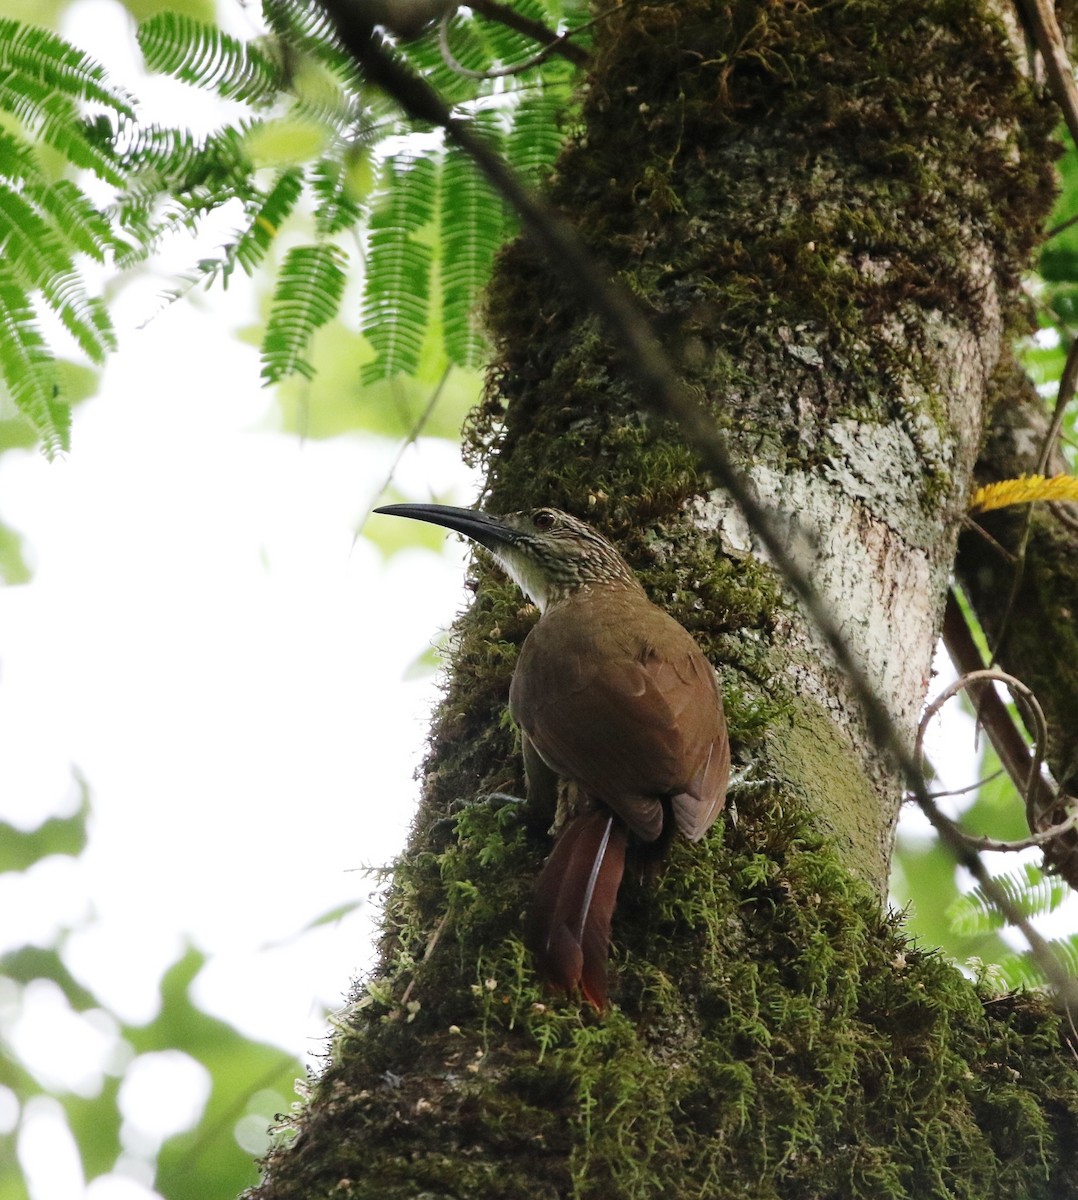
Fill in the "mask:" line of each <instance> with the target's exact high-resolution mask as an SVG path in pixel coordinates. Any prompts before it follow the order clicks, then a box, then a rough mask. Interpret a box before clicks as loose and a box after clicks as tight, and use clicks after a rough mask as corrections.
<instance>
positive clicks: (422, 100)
mask: <svg viewBox="0 0 1078 1200" xmlns="http://www.w3.org/2000/svg"><path fill="white" fill-rule="evenodd" d="M322 4H323V7H324V8H325V10H326V12H327V13H328V14H329V15H330V17H331V19H332V20H333V22H334V24H335V26H336V29H337V33H338V36H339V37H340V39H341V42H342V43H343V45H344V46H345V47H346V49H347V50H348V52H349V53H350V54H351V55H352V56H353V58H355V60H356V62H357V63H358V64H360V65H361V66H362V67H363V68H364V70H365V72H366V74H367V76H368V78H369V79H370V80H371V82H372V83H374V84H376V85H378V86H379V87H382V88H384V89H385V90H386V91H387V92H389V93H390V95H392V96H393V97H394V99H396V100H397V102H398V103H399V104H400V105H401V107H402V108H403V109H404V110H405V111H406V112H407V113H409V114H410V115H411V116H413V117H415V118H417V119H419V120H422V121H427V122H430V123H431V124H433V125H436V126H438V127H440V128H441V129H443V130H444V131H445V134H446V137H447V138H448V139H449V140H450V141H452V142H454V143H455V144H456V145H457V146H459V147H460V148H461V149H462V150H464V151H465V153H467V154H468V155H469V156H470V157H471V158H472V160H473V161H474V162H475V164H476V166H477V167H478V168H479V169H480V171H482V173H483V174H484V175H485V176H486V177H487V180H488V181H489V182H490V184H491V185H492V186H493V187H494V188H495V189H496V190H497V191H498V192H499V193H500V194H501V195H502V197H503V198H504V199H505V200H506V201H507V202H508V203H509V204H511V205H512V206H513V208H515V209H516V211H517V213H518V214H519V215H520V218H521V220H522V223H523V225H524V227H525V229H526V230H527V231H528V233H529V234H530V235H531V237H532V238H533V240H534V241H535V242H536V243H537V245H538V246H539V247H540V248H541V249H543V250H544V251H545V252H546V254H547V255H548V256H549V259H550V262H551V264H552V266H553V267H554V268H555V269H557V270H559V271H560V272H561V273H562V275H563V276H565V277H566V278H567V279H569V280H570V281H571V282H572V284H573V285H574V287H575V288H576V289H577V291H578V292H579V293H580V294H581V295H583V296H584V297H585V299H586V300H587V301H588V302H589V304H590V305H591V307H592V309H593V310H594V311H595V313H596V314H597V315H598V316H599V317H600V318H601V319H602V320H603V322H604V323H605V325H606V327H607V330H608V331H609V333H610V335H611V336H612V337H613V339H614V340H615V342H616V343H617V344H618V346H619V347H620V349H621V351H622V353H623V354H624V356H625V360H626V363H627V366H628V368H629V370H630V371H631V372H632V376H633V378H634V381H635V383H636V385H637V387H638V389H639V391H640V394H641V395H642V396H643V397H645V398H646V399H647V401H648V402H649V403H651V404H652V405H653V406H654V407H655V408H656V409H658V410H659V411H661V412H663V413H665V414H666V415H668V416H670V417H672V418H673V419H674V420H676V421H677V423H678V425H679V426H680V428H681V431H682V434H683V435H684V437H685V439H686V441H687V443H688V444H689V445H690V446H691V447H692V448H693V449H694V450H695V452H696V454H697V456H698V457H699V459H700V461H701V463H702V465H703V466H704V467H706V469H708V470H709V471H710V472H711V474H712V475H713V476H714V477H715V479H716V480H717V481H718V483H719V484H721V485H722V486H723V487H724V488H725V489H726V491H727V492H728V493H729V495H730V497H731V499H732V500H733V501H734V503H735V504H736V505H737V506H738V507H739V508H740V510H741V512H742V514H743V516H744V517H745V520H746V522H747V523H748V525H749V527H750V528H751V529H752V530H753V532H754V533H755V534H756V536H757V537H758V538H759V539H760V541H761V543H762V544H763V545H764V547H765V548H766V549H767V552H768V554H769V555H770V556H771V560H772V562H773V563H774V564H775V567H776V569H777V570H779V571H781V573H782V574H783V576H784V578H785V579H786V582H787V584H788V585H789V587H790V589H791V590H792V591H793V592H794V594H795V595H796V596H797V597H798V599H799V600H800V601H801V603H802V604H803V605H804V607H805V609H806V611H807V613H808V615H809V617H810V619H811V620H812V621H813V623H814V624H815V626H816V628H817V630H818V631H819V633H820V634H821V636H822V637H823V639H824V640H825V642H826V643H827V645H828V647H829V648H830V650H831V653H832V655H833V656H834V658H835V661H836V662H837V664H838V666H839V667H840V668H841V669H842V670H843V671H844V672H845V673H846V675H847V677H848V679H849V681H850V685H851V687H852V689H853V691H854V694H855V695H856V696H857V698H858V700H859V701H860V703H861V706H862V709H863V711H864V714H865V719H866V722H867V724H868V727H869V730H870V732H871V734H872V736H873V738H874V739H875V741H876V744H877V745H878V746H879V747H880V748H881V749H882V750H883V751H884V752H885V753H886V754H887V755H888V756H889V757H890V758H891V760H892V762H894V764H895V765H896V766H897V768H898V769H899V771H900V772H901V774H902V776H903V777H904V779H905V781H906V784H907V786H908V788H909V790H910V791H911V792H912V793H913V795H914V796H915V798H916V800H917V802H918V804H919V805H920V806H921V808H922V810H923V811H924V813H925V815H926V816H927V817H928V819H929V821H930V822H931V824H932V825H933V827H934V828H935V829H936V830H937V832H938V833H939V835H940V838H941V840H942V841H943V842H944V843H945V844H946V845H947V847H948V848H949V850H950V851H951V853H952V854H953V855H954V857H955V859H956V860H957V861H958V862H959V863H960V864H961V865H962V866H964V867H966V869H967V870H968V871H969V872H970V874H971V875H972V876H973V877H974V879H975V880H976V881H977V882H978V883H979V884H980V885H981V888H982V889H983V891H984V894H985V895H986V896H987V897H988V899H989V900H990V901H991V903H992V904H994V905H995V906H996V908H998V909H999V911H1000V912H1001V913H1003V915H1004V917H1005V918H1006V919H1007V920H1008V921H1009V922H1010V923H1011V924H1012V925H1014V926H1015V927H1016V928H1018V929H1020V930H1021V931H1022V933H1023V934H1024V936H1025V938H1026V940H1027V942H1028V943H1029V946H1030V949H1031V951H1032V953H1033V954H1034V956H1035V958H1036V960H1037V963H1038V965H1039V967H1040V969H1041V970H1042V972H1043V973H1044V975H1045V977H1046V978H1047V979H1048V980H1049V982H1050V983H1051V984H1052V986H1053V987H1055V988H1056V989H1057V990H1058V992H1059V993H1060V995H1061V997H1062V998H1063V1000H1064V1002H1065V1003H1066V1004H1067V1005H1068V1006H1073V1007H1074V1008H1076V1009H1078V981H1076V980H1074V979H1072V978H1071V976H1070V975H1069V974H1068V973H1067V971H1066V970H1065V968H1064V967H1063V965H1062V964H1061V963H1060V961H1059V959H1058V958H1057V957H1056V955H1055V954H1054V952H1053V951H1052V948H1051V947H1050V946H1049V944H1048V942H1047V941H1046V940H1045V939H1044V938H1043V937H1042V936H1041V935H1040V934H1039V933H1038V932H1037V930H1036V929H1034V928H1033V926H1032V925H1031V924H1030V922H1029V920H1028V918H1027V917H1026V916H1025V915H1024V914H1023V913H1022V912H1021V911H1020V910H1019V909H1018V907H1017V906H1016V905H1015V904H1014V902H1013V901H1012V900H1011V899H1010V897H1009V896H1008V895H1007V894H1006V892H1005V891H1004V890H1003V889H1002V888H1001V887H1000V885H999V884H998V883H997V882H996V881H995V880H994V879H993V878H992V877H991V875H989V873H988V869H987V867H986V866H985V864H984V861H983V860H982V859H981V858H980V856H979V855H978V854H977V853H976V851H974V850H971V849H970V847H969V846H968V845H967V844H966V841H965V839H964V837H963V835H962V833H961V832H960V831H959V830H958V829H956V828H955V826H954V823H953V822H952V821H950V820H949V819H948V818H947V817H945V816H944V815H943V813H942V812H940V810H939V808H938V807H937V806H936V804H935V802H934V801H933V800H932V799H931V798H930V797H929V795H928V792H927V789H926V787H925V781H924V778H923V776H922V774H921V769H920V766H919V764H918V762H917V761H916V759H915V757H914V755H913V754H912V752H911V750H910V748H909V747H908V746H907V745H906V744H905V742H904V740H903V738H902V735H901V734H900V733H899V731H898V728H897V726H896V725H895V723H894V721H893V719H892V717H891V715H890V713H889V712H888V709H887V706H886V705H885V704H884V702H883V700H882V699H881V698H880V697H879V696H878V695H877V693H876V691H875V689H874V688H873V687H872V685H871V683H870V682H869V681H868V678H867V677H866V675H865V673H864V670H863V669H862V667H861V665H860V663H858V662H857V661H856V659H855V658H854V657H853V654H852V652H851V650H850V648H849V646H848V645H847V643H846V640H845V638H844V637H843V635H842V632H841V630H840V628H839V626H838V623H837V621H836V620H835V618H834V617H833V615H832V614H831V613H830V611H829V610H828V609H827V607H826V605H825V604H824V603H823V601H822V600H821V598H820V596H819V595H818V594H817V592H816V590H815V588H814V587H813V586H812V584H811V582H810V580H809V578H808V575H807V574H806V572H805V571H804V570H803V569H802V567H801V566H800V565H799V564H797V563H796V562H795V561H794V560H793V558H792V557H791V555H790V554H789V552H788V551H787V549H786V546H785V543H784V541H783V539H782V537H781V535H780V533H779V529H778V526H777V523H776V522H775V520H774V519H773V518H772V516H771V514H770V513H769V512H768V511H767V510H766V509H765V508H764V507H763V505H762V504H760V503H759V501H757V499H756V497H755V495H754V494H753V492H752V490H751V489H750V487H749V484H748V481H747V480H746V479H745V477H744V476H743V475H742V474H741V473H740V472H739V471H737V470H736V469H735V468H734V466H733V464H732V462H731V459H730V455H729V453H728V451H727V448H726V443H725V440H724V438H723V436H722V435H721V434H720V432H719V431H718V429H717V428H716V426H715V423H714V422H713V421H712V419H711V417H710V415H709V414H708V413H707V412H706V411H705V410H704V409H703V408H702V407H701V406H700V405H699V404H698V403H697V402H696V401H695V400H694V399H693V397H692V396H691V394H690V393H689V392H688V391H687V389H686V388H685V387H684V386H683V385H682V383H681V381H680V380H679V379H678V377H677V375H676V373H675V372H674V369H673V367H672V365H671V363H670V361H669V359H668V358H667V356H666V353H665V352H664V350H663V348H662V346H661V345H660V343H659V342H658V340H657V339H656V337H655V335H654V334H653V332H652V330H651V327H650V325H649V323H648V321H647V320H646V319H645V318H644V316H643V315H642V313H641V312H640V310H639V308H638V307H637V305H636V303H635V302H634V301H633V300H632V298H631V297H630V295H629V294H628V292H627V291H626V290H625V289H624V288H623V287H621V286H619V285H618V284H616V283H614V282H613V281H612V280H611V279H610V278H609V276H608V275H607V273H606V272H605V271H604V270H603V269H602V268H601V267H600V266H599V265H598V264H597V263H596V262H595V260H594V259H593V258H592V257H591V256H590V254H589V253H588V251H587V250H586V249H585V247H584V245H583V244H582V242H581V240H580V238H579V237H578V236H577V234H576V231H575V230H574V229H573V228H572V227H571V226H570V225H569V224H568V223H567V222H566V221H565V220H564V219H563V218H562V217H561V216H560V215H559V214H557V213H556V212H554V210H553V209H551V208H550V207H549V206H548V205H546V204H544V203H543V202H542V201H541V200H539V199H538V197H537V196H535V195H534V194H533V193H531V192H530V191H529V190H528V189H526V188H525V187H524V186H523V185H522V184H521V182H520V180H518V179H517V177H516V175H515V174H514V173H513V172H512V171H511V170H510V169H509V167H508V166H507V165H506V164H505V162H504V161H503V160H502V159H501V157H500V156H499V155H498V154H497V153H495V152H494V151H493V150H492V149H491V148H490V146H489V145H487V143H486V142H484V141H483V140H482V139H481V138H479V137H477V136H476V135H475V134H474V133H473V131H472V130H471V128H470V127H469V126H468V125H467V123H465V122H463V121H461V120H459V119H457V118H455V117H454V116H453V115H452V113H451V112H450V110H449V108H448V107H447V106H446V104H445V103H444V101H443V100H442V99H441V97H440V96H439V95H438V94H437V93H436V92H435V91H434V90H433V89H432V88H431V87H430V86H429V85H428V84H427V83H426V82H425V81H424V80H422V79H420V78H418V77H417V76H416V75H414V74H413V73H412V72H411V71H409V70H408V69H407V68H406V67H405V66H403V65H402V64H401V63H400V62H398V61H396V60H394V59H393V58H392V57H391V56H390V55H388V54H387V53H386V52H385V50H384V49H383V47H382V44H381V42H380V40H379V39H378V37H377V36H376V34H375V31H374V29H373V27H372V26H371V24H370V23H369V21H367V20H365V19H364V17H363V16H362V14H361V13H358V12H356V11H355V9H354V8H353V6H351V5H349V4H348V3H347V2H346V0H322Z"/></svg>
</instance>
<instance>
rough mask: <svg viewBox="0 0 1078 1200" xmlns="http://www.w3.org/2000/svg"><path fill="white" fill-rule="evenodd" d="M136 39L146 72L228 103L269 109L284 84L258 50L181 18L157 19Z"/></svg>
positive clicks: (178, 15)
mask: <svg viewBox="0 0 1078 1200" xmlns="http://www.w3.org/2000/svg"><path fill="white" fill-rule="evenodd" d="M135 36H136V37H137V39H138V44H139V47H140V48H141V50H142V54H143V57H144V58H145V60H146V66H147V67H148V68H149V69H150V70H152V71H160V72H162V74H165V75H172V76H173V77H175V78H176V79H179V80H182V81H183V82H184V83H190V84H193V85H194V86H196V87H199V88H203V89H209V90H212V91H215V92H216V93H217V94H218V95H219V96H223V97H225V98H226V99H229V100H243V101H245V102H246V103H248V104H253V105H258V104H269V103H270V102H272V101H273V100H274V99H275V98H276V96H277V93H278V92H279V91H280V90H281V87H282V86H283V84H284V76H283V74H282V72H281V70H280V67H279V66H278V65H277V63H276V62H274V60H273V59H272V58H270V57H269V55H267V54H265V53H264V52H263V51H262V50H260V49H259V48H258V46H256V45H252V44H251V43H247V42H241V41H240V40H239V39H238V38H234V37H232V36H231V35H230V34H227V33H224V32H223V31H222V30H220V29H218V28H217V27H216V26H215V25H207V24H205V23H204V22H202V21H196V20H195V19H194V18H193V17H188V16H186V15H185V14H183V13H176V12H161V13H157V14H156V15H154V16H152V17H150V18H149V19H148V20H146V21H143V22H142V23H141V24H140V25H139V27H138V30H137V31H136V35H135Z"/></svg>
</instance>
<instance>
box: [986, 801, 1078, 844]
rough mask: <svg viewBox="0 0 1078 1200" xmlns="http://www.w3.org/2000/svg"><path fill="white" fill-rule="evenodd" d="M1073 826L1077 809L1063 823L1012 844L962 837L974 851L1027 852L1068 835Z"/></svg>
mask: <svg viewBox="0 0 1078 1200" xmlns="http://www.w3.org/2000/svg"><path fill="white" fill-rule="evenodd" d="M1075 825H1078V808H1072V809H1071V811H1070V816H1069V817H1067V819H1066V820H1065V821H1060V823H1059V824H1058V825H1049V826H1048V828H1047V829H1042V830H1041V831H1040V832H1039V833H1031V834H1030V835H1029V837H1027V838H1018V839H1017V840H1016V841H1013V842H1005V841H1001V840H999V839H998V838H990V837H974V836H973V835H972V834H970V833H967V834H965V835H964V837H965V839H966V841H967V842H969V844H970V845H971V846H972V847H973V848H974V849H975V850H998V851H1004V852H1010V851H1014V850H1029V849H1031V848H1032V847H1033V846H1044V845H1046V844H1047V843H1048V842H1050V841H1052V840H1053V839H1054V838H1057V837H1062V836H1063V834H1065V833H1069V832H1070V831H1071V830H1072V829H1073V828H1074V827H1075Z"/></svg>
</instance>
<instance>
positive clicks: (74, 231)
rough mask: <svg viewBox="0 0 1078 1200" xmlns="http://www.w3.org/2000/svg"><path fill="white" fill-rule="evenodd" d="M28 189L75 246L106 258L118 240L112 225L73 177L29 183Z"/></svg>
mask: <svg viewBox="0 0 1078 1200" xmlns="http://www.w3.org/2000/svg"><path fill="white" fill-rule="evenodd" d="M25 191H26V195H27V197H28V198H29V199H30V200H32V201H33V202H34V204H36V205H37V207H38V209H39V210H40V211H41V213H42V214H43V215H44V216H46V217H47V218H48V219H49V221H51V223H52V224H53V225H54V226H55V227H57V228H59V229H62V230H63V231H64V235H65V237H66V239H67V241H68V242H69V243H70V244H71V246H72V247H73V248H74V249H75V250H78V251H80V252H81V253H83V254H85V255H87V256H88V257H90V258H92V259H93V260H94V261H95V262H104V261H105V254H106V252H107V251H108V250H110V249H111V248H112V246H113V244H114V239H113V234H112V228H111V227H110V225H109V222H108V219H107V218H106V217H105V215H104V213H102V212H101V210H100V209H98V208H96V207H95V206H94V204H93V202H92V201H91V200H90V198H89V197H88V196H87V195H86V193H85V192H83V191H82V190H81V189H80V188H79V187H77V186H76V185H75V184H74V183H72V182H71V180H70V179H58V180H57V181H56V182H55V183H52V184H45V183H38V182H32V183H28V184H27V185H26V188H25Z"/></svg>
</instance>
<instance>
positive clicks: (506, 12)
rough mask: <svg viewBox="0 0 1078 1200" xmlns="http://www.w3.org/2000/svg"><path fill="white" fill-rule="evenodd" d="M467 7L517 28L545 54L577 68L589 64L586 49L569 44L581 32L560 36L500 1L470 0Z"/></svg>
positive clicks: (569, 31)
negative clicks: (554, 55)
mask: <svg viewBox="0 0 1078 1200" xmlns="http://www.w3.org/2000/svg"><path fill="white" fill-rule="evenodd" d="M468 7H469V8H470V9H471V10H472V12H476V13H479V14H480V16H484V17H487V18H488V19H489V20H491V21H498V22H500V23H501V24H502V25H506V26H508V28H510V29H515V30H516V31H517V33H522V34H523V35H524V36H525V37H526V38H531V40H532V41H533V42H538V43H539V45H540V46H542V47H544V50H543V53H544V55H546V54H560V55H561V56H562V58H567V59H568V60H569V61H570V62H571V63H576V65H577V66H578V67H586V66H587V65H588V52H587V50H585V49H584V47H583V46H578V45H577V44H576V43H575V42H573V41H570V39H571V38H572V36H573V34H574V33H579V32H580V31H579V30H573V29H568V30H566V31H565V33H558V32H557V31H556V30H554V29H551V28H550V27H549V26H547V25H544V24H543V22H542V21H533V20H532V18H531V17H526V16H524V14H523V13H520V12H517V10H516V9H515V8H511V7H510V6H509V5H508V4H499V3H498V0H468Z"/></svg>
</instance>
